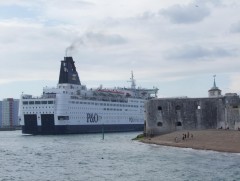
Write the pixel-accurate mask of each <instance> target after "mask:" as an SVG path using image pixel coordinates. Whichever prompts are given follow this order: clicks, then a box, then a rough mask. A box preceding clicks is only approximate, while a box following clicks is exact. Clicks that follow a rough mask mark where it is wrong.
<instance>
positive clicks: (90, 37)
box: [66, 32, 127, 54]
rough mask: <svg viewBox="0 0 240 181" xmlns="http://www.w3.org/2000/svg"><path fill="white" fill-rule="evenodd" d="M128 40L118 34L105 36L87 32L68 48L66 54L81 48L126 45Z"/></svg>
mask: <svg viewBox="0 0 240 181" xmlns="http://www.w3.org/2000/svg"><path fill="white" fill-rule="evenodd" d="M126 42H127V40H126V39H125V38H123V37H122V36H121V35H118V34H105V33H94V32H87V33H85V34H84V35H83V36H81V37H80V38H77V39H76V40H74V41H73V43H72V44H71V45H70V46H69V47H67V49H66V54H67V53H68V52H69V51H74V50H76V49H77V48H78V47H80V46H86V47H89V46H93V47H95V46H113V45H120V44H124V43H126Z"/></svg>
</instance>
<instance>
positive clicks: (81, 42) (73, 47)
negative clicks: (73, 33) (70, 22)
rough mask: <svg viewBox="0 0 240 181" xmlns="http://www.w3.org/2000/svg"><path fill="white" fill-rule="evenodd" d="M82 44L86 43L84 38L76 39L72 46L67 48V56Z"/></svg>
mask: <svg viewBox="0 0 240 181" xmlns="http://www.w3.org/2000/svg"><path fill="white" fill-rule="evenodd" d="M80 45H84V43H83V40H82V39H77V40H75V41H74V42H73V43H72V44H71V45H70V46H68V47H67V48H66V50H65V56H66V57H67V56H68V55H69V54H72V52H73V51H74V50H76V49H77V48H78V47H79V46H80Z"/></svg>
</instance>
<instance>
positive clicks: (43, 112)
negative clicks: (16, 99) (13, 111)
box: [23, 111, 54, 114]
mask: <svg viewBox="0 0 240 181" xmlns="http://www.w3.org/2000/svg"><path fill="white" fill-rule="evenodd" d="M37 113H40V114H54V112H51V111H50V112H34V111H33V112H23V114H37Z"/></svg>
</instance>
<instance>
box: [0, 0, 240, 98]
mask: <svg viewBox="0 0 240 181" xmlns="http://www.w3.org/2000/svg"><path fill="white" fill-rule="evenodd" d="M239 50H240V1H238V0H168V1H166V0H131V1H129V0H121V1H116V0H115V1H114V0H101V1H99V0H68V1H65V0H50V1H49V0H34V1H32V0H3V1H0V56H1V61H0V62H1V66H0V99H3V98H9V97H13V98H16V99H17V98H20V95H21V94H22V93H24V94H32V95H35V96H40V95H41V94H42V90H43V87H45V86H48V87H56V86H57V83H58V78H59V69H60V61H61V60H63V59H64V56H72V57H73V59H74V61H75V65H76V68H77V71H78V74H79V77H80V80H81V83H82V84H84V85H86V86H87V87H88V88H97V87H99V86H100V85H103V87H120V86H124V87H130V83H129V82H128V81H129V80H130V76H131V71H133V73H134V78H135V79H136V84H137V86H138V87H142V88H153V87H157V88H158V89H159V91H158V97H182V96H188V97H207V96H208V90H209V89H210V88H211V87H212V86H213V75H216V84H217V86H218V87H219V88H220V89H221V90H222V94H225V93H230V92H231V93H238V94H239V92H240V72H239V68H240V59H239V58H240V51H239Z"/></svg>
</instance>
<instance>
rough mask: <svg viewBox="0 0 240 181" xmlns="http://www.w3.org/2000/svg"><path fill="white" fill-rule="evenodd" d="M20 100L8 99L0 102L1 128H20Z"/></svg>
mask: <svg viewBox="0 0 240 181" xmlns="http://www.w3.org/2000/svg"><path fill="white" fill-rule="evenodd" d="M18 107H19V100H18V99H13V98H6V99H3V100H2V101H0V127H1V128H15V127H17V126H19V121H18Z"/></svg>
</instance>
